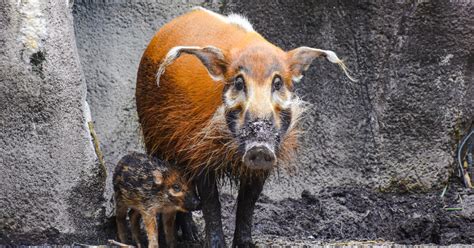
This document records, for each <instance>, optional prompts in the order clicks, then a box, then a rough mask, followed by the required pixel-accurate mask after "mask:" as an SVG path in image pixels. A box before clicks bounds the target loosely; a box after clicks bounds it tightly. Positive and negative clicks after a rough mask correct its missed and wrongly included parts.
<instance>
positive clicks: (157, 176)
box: [153, 170, 163, 185]
mask: <svg viewBox="0 0 474 248" xmlns="http://www.w3.org/2000/svg"><path fill="white" fill-rule="evenodd" d="M153 182H155V184H157V185H161V184H163V173H161V171H159V170H154V171H153Z"/></svg>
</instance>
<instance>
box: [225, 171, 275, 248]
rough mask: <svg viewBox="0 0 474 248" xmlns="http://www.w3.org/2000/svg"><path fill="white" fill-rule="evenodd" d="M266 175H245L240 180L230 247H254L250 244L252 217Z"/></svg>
mask: <svg viewBox="0 0 474 248" xmlns="http://www.w3.org/2000/svg"><path fill="white" fill-rule="evenodd" d="M267 177H268V173H264V174H263V175H258V176H257V175H248V176H247V175H246V176H242V177H241V178H240V188H239V196H238V197H237V216H236V218H235V232H234V241H233V243H232V247H239V248H240V247H254V246H255V245H254V244H253V242H252V217H253V210H254V208H255V203H256V202H257V200H258V197H259V196H260V193H261V192H262V190H263V185H264V184H265V180H266V179H267Z"/></svg>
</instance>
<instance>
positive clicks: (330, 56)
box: [288, 47, 357, 82]
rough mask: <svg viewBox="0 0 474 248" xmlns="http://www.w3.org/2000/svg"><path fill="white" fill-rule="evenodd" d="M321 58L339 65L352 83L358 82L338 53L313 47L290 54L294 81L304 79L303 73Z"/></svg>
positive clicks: (302, 48) (303, 48)
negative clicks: (315, 60) (314, 61)
mask: <svg viewBox="0 0 474 248" xmlns="http://www.w3.org/2000/svg"><path fill="white" fill-rule="evenodd" d="M320 57H323V58H326V59H327V60H329V62H331V63H335V64H338V65H339V67H341V69H342V70H343V71H344V73H345V74H346V76H347V77H348V78H349V79H350V80H351V81H354V82H357V80H356V79H354V78H353V77H351V76H350V75H349V72H348V69H347V67H346V65H345V64H344V62H342V60H340V59H339V58H338V57H337V55H336V53H334V52H333V51H329V50H321V49H317V48H311V47H298V48H296V49H293V50H291V51H289V52H288V60H289V64H290V69H291V72H292V74H293V80H294V81H299V80H300V79H301V78H302V77H303V72H304V71H306V70H308V68H309V66H310V65H311V63H312V62H313V60H314V59H315V58H320Z"/></svg>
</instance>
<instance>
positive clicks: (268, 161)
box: [243, 146, 276, 169]
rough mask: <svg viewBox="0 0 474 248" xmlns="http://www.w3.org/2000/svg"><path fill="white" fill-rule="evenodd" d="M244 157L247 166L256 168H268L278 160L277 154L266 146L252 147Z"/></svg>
mask: <svg viewBox="0 0 474 248" xmlns="http://www.w3.org/2000/svg"><path fill="white" fill-rule="evenodd" d="M243 159H244V163H245V164H246V165H247V166H249V167H251V168H254V169H268V168H271V167H272V166H273V165H274V164H275V162H276V157H275V154H274V153H273V152H272V151H271V150H270V149H268V148H267V147H264V146H256V147H252V148H250V149H249V150H248V151H247V152H246V153H245V156H244V158H243Z"/></svg>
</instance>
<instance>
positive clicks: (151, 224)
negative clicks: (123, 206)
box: [141, 212, 158, 248]
mask: <svg viewBox="0 0 474 248" xmlns="http://www.w3.org/2000/svg"><path fill="white" fill-rule="evenodd" d="M141 215H142V219H143V223H144V224H145V230H146V235H147V238H148V248H157V247H158V227H157V226H156V214H152V213H146V212H142V213H141Z"/></svg>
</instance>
